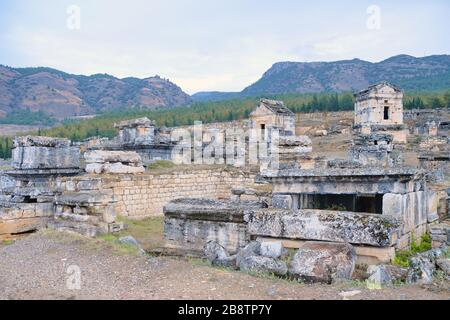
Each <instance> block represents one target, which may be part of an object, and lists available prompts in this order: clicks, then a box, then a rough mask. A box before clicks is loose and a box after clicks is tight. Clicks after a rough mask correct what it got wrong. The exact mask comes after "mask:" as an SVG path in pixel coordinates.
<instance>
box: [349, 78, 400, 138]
mask: <svg viewBox="0 0 450 320" xmlns="http://www.w3.org/2000/svg"><path fill="white" fill-rule="evenodd" d="M355 100H356V103H355V124H354V129H355V131H356V132H360V133H363V134H370V133H376V132H382V133H388V134H390V135H392V136H393V141H394V142H396V143H406V139H407V135H408V129H407V126H406V125H405V124H404V123H403V92H402V91H401V90H400V89H399V88H397V87H395V86H393V85H391V84H389V83H387V82H382V83H379V84H376V85H373V86H370V87H368V88H367V89H365V90H362V91H360V92H358V93H356V94H355Z"/></svg>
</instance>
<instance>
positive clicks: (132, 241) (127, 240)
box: [119, 236, 145, 255]
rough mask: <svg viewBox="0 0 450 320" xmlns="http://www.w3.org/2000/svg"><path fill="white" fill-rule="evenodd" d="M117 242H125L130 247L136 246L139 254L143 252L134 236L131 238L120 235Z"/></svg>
mask: <svg viewBox="0 0 450 320" xmlns="http://www.w3.org/2000/svg"><path fill="white" fill-rule="evenodd" d="M119 242H120V243H124V244H127V245H129V246H132V247H136V248H137V249H138V250H139V253H140V254H141V255H144V254H145V251H144V249H142V248H141V246H140V244H139V242H137V240H136V239H135V238H133V237H132V236H125V237H121V238H119Z"/></svg>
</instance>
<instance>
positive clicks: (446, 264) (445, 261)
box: [436, 258, 450, 277]
mask: <svg viewBox="0 0 450 320" xmlns="http://www.w3.org/2000/svg"><path fill="white" fill-rule="evenodd" d="M436 265H437V267H438V268H439V269H441V270H442V271H444V273H445V275H446V276H447V277H450V259H449V258H441V259H437V260H436Z"/></svg>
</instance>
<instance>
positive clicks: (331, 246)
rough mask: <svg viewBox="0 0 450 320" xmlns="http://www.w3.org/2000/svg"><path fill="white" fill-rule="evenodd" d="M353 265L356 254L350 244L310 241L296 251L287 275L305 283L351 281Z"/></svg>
mask: <svg viewBox="0 0 450 320" xmlns="http://www.w3.org/2000/svg"><path fill="white" fill-rule="evenodd" d="M355 263H356V252H355V249H354V248H353V247H352V246H351V245H350V244H346V243H329V242H316V241H311V242H306V243H305V244H304V245H303V246H302V247H301V248H299V249H298V251H297V253H296V254H295V255H294V257H293V258H292V261H291V263H290V265H289V274H290V276H292V277H294V278H299V279H302V280H304V281H307V282H324V283H331V282H332V281H333V280H337V279H351V276H352V274H353V271H354V269H355Z"/></svg>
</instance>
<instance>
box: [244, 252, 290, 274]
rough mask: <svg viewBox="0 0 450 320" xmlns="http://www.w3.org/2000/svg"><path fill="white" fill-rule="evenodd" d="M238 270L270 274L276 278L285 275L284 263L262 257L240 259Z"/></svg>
mask: <svg viewBox="0 0 450 320" xmlns="http://www.w3.org/2000/svg"><path fill="white" fill-rule="evenodd" d="M239 268H240V269H241V270H243V271H250V272H262V273H272V274H275V275H277V276H284V275H286V273H287V266H286V263H284V262H283V261H281V260H279V259H273V258H268V257H262V256H247V257H245V258H243V259H241V260H240V263H239Z"/></svg>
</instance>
